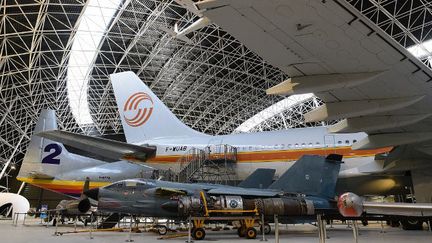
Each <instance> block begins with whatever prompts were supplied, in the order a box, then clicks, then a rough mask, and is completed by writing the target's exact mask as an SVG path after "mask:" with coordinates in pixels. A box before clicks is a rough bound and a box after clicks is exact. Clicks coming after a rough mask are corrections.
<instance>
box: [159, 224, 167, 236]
mask: <svg viewBox="0 0 432 243" xmlns="http://www.w3.org/2000/svg"><path fill="white" fill-rule="evenodd" d="M157 231H158V233H159V235H166V233H167V232H168V228H167V227H166V226H165V225H159V226H158V227H157Z"/></svg>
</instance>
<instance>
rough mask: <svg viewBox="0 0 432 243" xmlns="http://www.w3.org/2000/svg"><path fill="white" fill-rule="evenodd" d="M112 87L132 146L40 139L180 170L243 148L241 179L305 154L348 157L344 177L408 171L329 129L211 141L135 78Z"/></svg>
mask: <svg viewBox="0 0 432 243" xmlns="http://www.w3.org/2000/svg"><path fill="white" fill-rule="evenodd" d="M111 82H112V85H113V89H114V94H115V97H116V100H117V105H118V108H119V113H120V118H121V121H122V125H123V129H124V133H125V137H126V140H127V143H121V142H114V141H110V140H106V139H100V138H95V137H89V136H85V135H78V134H73V133H69V132H64V131H57V130H55V131H48V132H43V133H39V134H38V135H39V136H42V137H46V138H49V139H52V140H56V141H59V142H63V143H65V144H67V145H70V146H74V147H77V148H79V149H83V150H85V151H88V152H92V153H96V154H98V155H102V156H106V155H107V151H111V152H112V151H117V150H119V148H122V149H123V150H121V151H117V153H118V157H110V158H117V159H126V160H131V161H144V162H145V163H146V164H147V165H149V166H152V167H155V168H160V169H169V168H171V169H172V170H174V171H178V170H179V163H178V161H179V159H180V158H181V157H182V156H184V155H185V154H186V153H187V152H188V151H189V150H191V149H194V148H198V149H204V148H205V147H207V146H211V145H220V144H228V145H231V146H233V147H236V148H237V164H236V170H237V175H238V176H239V179H243V178H245V177H246V176H248V175H249V174H250V173H252V172H253V171H254V170H256V169H257V168H263V167H265V168H272V169H276V174H279V175H280V174H282V173H283V172H284V171H285V170H286V169H287V168H289V167H290V166H291V165H292V162H294V161H296V160H297V159H298V158H300V157H301V156H302V155H305V154H316V155H328V154H331V153H337V154H341V155H343V156H344V162H345V163H344V164H343V165H342V170H341V172H340V176H342V177H348V176H358V175H364V174H367V173H377V172H383V171H391V172H395V171H404V170H406V162H405V161H393V162H394V163H393V164H391V165H390V166H386V165H387V164H386V162H385V161H384V160H382V159H380V160H375V156H376V155H379V154H386V153H388V152H389V151H390V150H391V149H392V148H391V147H384V148H378V149H366V150H353V149H352V145H353V144H354V143H356V142H357V141H359V140H362V139H364V138H365V137H367V134H365V133H351V134H330V133H329V132H328V131H327V128H325V127H314V128H301V129H289V130H283V131H271V132H257V133H240V134H229V135H218V136H211V135H207V134H204V133H200V132H198V131H195V130H193V129H191V128H190V127H188V126H186V125H185V124H184V123H182V122H181V121H180V120H179V119H178V118H177V117H176V116H175V115H174V114H173V113H172V112H171V111H170V110H169V109H168V107H166V106H165V105H164V104H163V102H162V101H161V100H159V98H158V97H157V96H156V95H155V94H154V93H153V92H152V91H151V90H150V88H149V87H148V86H147V85H145V84H144V83H143V82H142V81H141V80H140V79H139V77H138V76H137V75H136V74H135V73H133V72H130V71H128V72H122V73H116V74H112V75H111ZM137 149H143V150H144V151H138V150H137ZM143 153H144V155H143ZM423 165H425V164H424V163H418V164H410V165H409V166H411V167H412V166H423Z"/></svg>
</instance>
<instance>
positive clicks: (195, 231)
mask: <svg viewBox="0 0 432 243" xmlns="http://www.w3.org/2000/svg"><path fill="white" fill-rule="evenodd" d="M191 235H192V238H194V239H195V240H203V239H204V238H205V236H206V233H205V230H204V220H202V219H194V221H193V228H192V230H191Z"/></svg>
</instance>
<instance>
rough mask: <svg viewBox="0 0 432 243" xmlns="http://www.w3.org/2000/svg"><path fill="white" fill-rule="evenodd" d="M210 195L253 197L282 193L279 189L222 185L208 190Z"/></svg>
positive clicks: (272, 195)
mask: <svg viewBox="0 0 432 243" xmlns="http://www.w3.org/2000/svg"><path fill="white" fill-rule="evenodd" d="M207 194H209V195H237V196H253V197H275V196H278V195H281V194H282V192H281V191H277V190H262V189H252V188H227V187H220V188H214V189H210V190H208V191H207Z"/></svg>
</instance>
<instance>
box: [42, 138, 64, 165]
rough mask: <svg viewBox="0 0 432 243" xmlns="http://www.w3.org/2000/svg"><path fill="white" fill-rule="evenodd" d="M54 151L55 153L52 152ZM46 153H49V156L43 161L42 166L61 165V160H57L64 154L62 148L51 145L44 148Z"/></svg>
mask: <svg viewBox="0 0 432 243" xmlns="http://www.w3.org/2000/svg"><path fill="white" fill-rule="evenodd" d="M52 150H54V151H53V152H51V151H52ZM44 152H49V153H50V154H48V155H47V156H45V157H44V158H43V159H42V164H53V165H59V164H60V159H58V158H56V157H57V156H59V155H60V154H61V152H62V147H60V146H59V145H58V144H55V143H50V144H48V145H47V146H45V148H44Z"/></svg>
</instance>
